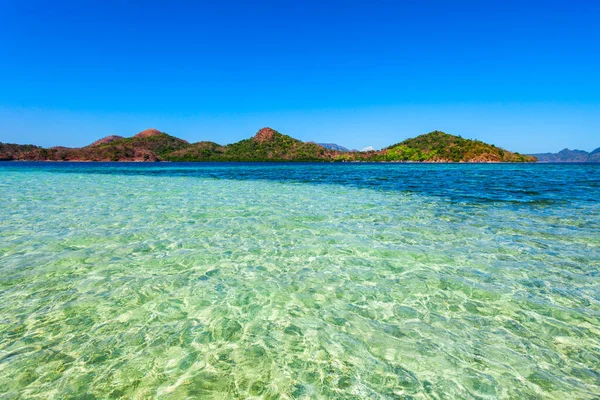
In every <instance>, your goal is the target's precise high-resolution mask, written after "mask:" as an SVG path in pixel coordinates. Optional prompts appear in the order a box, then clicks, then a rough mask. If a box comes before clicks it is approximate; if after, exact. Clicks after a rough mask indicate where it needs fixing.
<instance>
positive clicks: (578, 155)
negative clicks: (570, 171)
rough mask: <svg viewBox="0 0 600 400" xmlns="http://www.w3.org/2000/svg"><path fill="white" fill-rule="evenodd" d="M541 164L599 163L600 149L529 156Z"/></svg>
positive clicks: (562, 151) (565, 150)
mask: <svg viewBox="0 0 600 400" xmlns="http://www.w3.org/2000/svg"><path fill="white" fill-rule="evenodd" d="M531 155H532V156H534V157H537V159H538V160H539V161H541V162H564V163H569V162H600V147H598V148H597V149H595V150H593V151H592V152H590V153H588V152H587V151H585V150H570V149H563V150H561V151H559V152H558V153H540V154H531Z"/></svg>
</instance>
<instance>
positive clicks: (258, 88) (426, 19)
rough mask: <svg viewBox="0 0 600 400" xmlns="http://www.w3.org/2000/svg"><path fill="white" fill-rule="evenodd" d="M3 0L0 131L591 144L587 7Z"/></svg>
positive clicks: (599, 7) (73, 141) (599, 57)
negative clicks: (267, 129) (438, 133)
mask: <svg viewBox="0 0 600 400" xmlns="http://www.w3.org/2000/svg"><path fill="white" fill-rule="evenodd" d="M190 3H194V2H187V1H186V2H178V1H168V2H164V1H163V2H153V1H127V2H124V1H110V0H109V1H97V2H94V1H72V2H71V1H68V2H66V1H52V2H49V1H28V0H20V1H17V0H10V1H7V0H0V141H4V142H17V143H34V144H39V145H44V146H53V145H59V144H60V145H69V146H81V145H86V144H88V143H90V142H92V141H93V140H96V139H97V138H99V137H102V136H106V135H108V134H119V135H124V136H130V135H133V134H135V133H136V132H138V131H140V130H143V129H145V128H148V127H155V128H158V129H160V130H163V131H166V132H169V133H171V134H173V135H175V136H179V137H182V138H184V139H187V140H189V141H198V140H213V141H217V142H219V143H231V142H234V141H237V140H240V139H244V138H247V137H250V136H251V135H253V134H254V133H255V131H256V130H258V129H259V128H261V127H263V126H271V127H273V128H275V129H277V130H279V131H281V132H283V133H287V134H289V135H291V136H294V137H297V138H299V139H302V140H315V141H321V142H335V143H338V144H341V145H345V146H347V147H355V148H360V147H364V146H374V147H376V148H380V147H383V146H386V145H389V144H392V143H395V142H398V141H400V140H403V139H405V138H407V137H412V136H416V135H418V134H421V133H425V132H429V131H431V130H435V129H438V130H443V131H446V132H448V133H453V134H457V135H462V136H463V137H469V138H477V139H480V140H484V141H488V142H491V143H494V144H496V145H498V146H502V147H505V148H507V149H510V150H515V151H521V152H541V151H558V150H560V149H562V148H564V147H570V148H581V149H584V150H588V151H589V150H592V149H594V148H596V147H599V146H600V27H599V26H600V23H599V22H598V21H600V2H599V1H597V0H596V1H591V0H590V1H578V0H574V1H562V2H559V1H552V0H547V1H524V0H520V1H512V0H508V1H460V0H459V1H427V0H425V1H398V0H396V1H387V0H385V1H376V0H371V1H352V0H349V1H341V0H339V1H327V0H324V1H315V0H306V1H244V2H242V1H198V2H195V3H196V4H190Z"/></svg>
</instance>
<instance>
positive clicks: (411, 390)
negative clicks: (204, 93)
mask: <svg viewBox="0 0 600 400" xmlns="http://www.w3.org/2000/svg"><path fill="white" fill-rule="evenodd" d="M599 397H600V164H416V163H415V164H368V163H344V164H329V163H50V162H40V163H33V162H32V163H30V162H4V163H0V398H1V399H594V398H595V399H597V398H599Z"/></svg>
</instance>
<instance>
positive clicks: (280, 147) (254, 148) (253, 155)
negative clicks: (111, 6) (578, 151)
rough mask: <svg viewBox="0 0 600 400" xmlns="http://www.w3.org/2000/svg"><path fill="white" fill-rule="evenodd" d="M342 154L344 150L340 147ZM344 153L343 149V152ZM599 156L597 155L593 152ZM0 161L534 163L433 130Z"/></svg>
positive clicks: (112, 147) (166, 139)
mask: <svg viewBox="0 0 600 400" xmlns="http://www.w3.org/2000/svg"><path fill="white" fill-rule="evenodd" d="M344 149H345V148H344ZM346 150H347V149H346ZM597 155H598V157H600V150H598V151H597ZM0 160H34V161H369V162H377V161H399V162H402V161H421V162H532V161H536V159H535V158H534V157H531V156H525V155H521V154H519V153H512V152H510V151H507V150H504V149H501V148H499V147H496V146H494V145H489V144H486V143H483V142H481V141H478V140H469V139H463V138H461V137H460V136H454V135H449V134H446V133H443V132H440V131H434V132H431V133H428V134H425V135H421V136H417V137H415V138H412V139H407V140H404V141H402V142H400V143H397V144H394V145H392V146H389V147H387V148H385V149H383V150H379V151H375V150H369V151H360V152H359V151H341V150H336V149H329V148H326V147H324V146H322V145H320V144H317V143H313V142H303V141H301V140H298V139H295V138H293V137H291V136H288V135H284V134H282V133H280V132H277V131H276V130H274V129H271V128H262V129H260V130H259V131H258V132H257V133H256V134H255V135H254V136H253V137H251V138H250V139H245V140H241V141H239V142H236V143H232V144H228V145H226V146H223V145H220V144H217V143H214V142H207V141H204V142H198V143H192V144H190V143H188V142H187V141H185V140H182V139H179V138H176V137H175V136H171V135H169V134H167V133H164V132H161V131H159V130H157V129H146V130H144V131H142V132H140V133H138V134H136V135H134V136H132V137H129V138H124V137H121V136H115V135H112V136H107V137H105V138H103V139H100V140H98V141H96V142H94V143H92V144H90V145H89V146H86V147H82V148H66V147H53V148H50V149H44V148H41V147H38V146H33V145H15V144H3V143H0Z"/></svg>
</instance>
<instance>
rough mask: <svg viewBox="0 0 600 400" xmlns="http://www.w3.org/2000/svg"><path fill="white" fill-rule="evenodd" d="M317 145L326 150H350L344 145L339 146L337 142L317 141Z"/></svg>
mask: <svg viewBox="0 0 600 400" xmlns="http://www.w3.org/2000/svg"><path fill="white" fill-rule="evenodd" d="M317 144H318V145H319V146H323V147H325V148H326V149H327V150H335V151H343V152H346V151H350V149H348V148H347V147H344V146H340V145H339V144H335V143H317Z"/></svg>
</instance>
